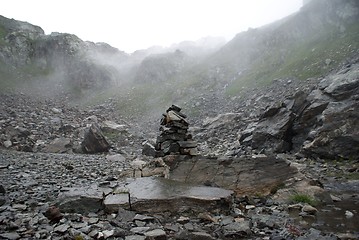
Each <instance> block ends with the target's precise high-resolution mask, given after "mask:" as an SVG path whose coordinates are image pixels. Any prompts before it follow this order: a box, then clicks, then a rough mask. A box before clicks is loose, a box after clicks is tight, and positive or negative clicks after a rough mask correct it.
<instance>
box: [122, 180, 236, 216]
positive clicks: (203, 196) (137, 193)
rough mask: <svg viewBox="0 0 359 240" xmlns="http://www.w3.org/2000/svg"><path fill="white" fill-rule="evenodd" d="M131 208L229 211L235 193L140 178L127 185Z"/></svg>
mask: <svg viewBox="0 0 359 240" xmlns="http://www.w3.org/2000/svg"><path fill="white" fill-rule="evenodd" d="M127 188H128V189H129V192H130V196H131V207H132V209H133V210H136V211H144V212H151V213H156V212H157V213H158V212H163V211H169V212H176V213H178V212H183V211H187V210H189V209H191V210H192V211H199V212H203V211H204V210H206V211H211V209H212V210H214V209H218V208H219V209H222V210H224V211H229V209H230V205H231V202H232V200H233V191H230V190H225V189H222V188H215V187H205V186H193V185H190V184H186V183H181V182H177V181H173V180H169V179H164V178H155V177H146V178H138V179H135V180H134V181H133V182H131V183H130V184H128V185H127Z"/></svg>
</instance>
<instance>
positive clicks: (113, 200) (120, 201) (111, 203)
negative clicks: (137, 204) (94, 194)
mask: <svg viewBox="0 0 359 240" xmlns="http://www.w3.org/2000/svg"><path fill="white" fill-rule="evenodd" d="M129 199H130V196H129V193H118V194H109V195H108V196H106V198H105V200H104V202H103V204H104V205H105V209H106V211H107V212H110V213H116V212H118V210H119V209H120V208H128V207H129Z"/></svg>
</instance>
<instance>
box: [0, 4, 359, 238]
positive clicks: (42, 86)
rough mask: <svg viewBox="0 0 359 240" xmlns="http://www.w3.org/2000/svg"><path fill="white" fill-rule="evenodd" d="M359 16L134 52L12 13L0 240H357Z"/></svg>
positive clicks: (305, 14)
mask: <svg viewBox="0 0 359 240" xmlns="http://www.w3.org/2000/svg"><path fill="white" fill-rule="evenodd" d="M358 19H359V2H357V1H355V0H329V1H325V0H312V1H310V2H309V3H307V4H305V5H304V6H303V7H302V8H301V9H300V11H298V12H296V13H294V14H292V15H290V16H287V17H286V18H284V19H281V20H279V21H276V22H273V23H270V24H268V25H265V26H262V27H260V28H257V29H248V30H247V31H245V32H241V33H238V34H237V35H236V36H235V37H234V38H233V39H232V40H230V41H229V42H225V40H224V39H222V38H211V37H207V38H203V39H201V40H199V41H197V42H191V41H185V42H181V43H177V44H173V45H172V46H171V47H168V48H163V47H152V48H149V49H143V50H138V51H135V52H134V53H132V54H128V53H125V52H123V51H121V50H119V49H117V48H114V47H112V46H110V45H108V44H106V43H93V42H86V41H83V40H81V39H80V38H78V37H77V36H76V35H74V34H71V33H51V34H49V35H46V34H45V33H44V31H43V30H42V29H41V27H39V26H34V25H32V24H31V23H27V22H21V21H17V20H14V19H8V18H5V17H2V16H0V87H1V90H0V99H1V101H0V112H1V117H0V179H1V180H0V229H1V231H0V232H3V233H0V237H1V238H4V239H126V240H129V239H239V238H240V239H357V238H358V237H359V232H358V224H357V223H356V222H355V221H353V219H355V218H356V217H357V215H358V214H359V159H358V156H359V122H358V121H359V120H358V119H359V111H358V107H359V42H358V39H359V23H358ZM166 109H167V111H166Z"/></svg>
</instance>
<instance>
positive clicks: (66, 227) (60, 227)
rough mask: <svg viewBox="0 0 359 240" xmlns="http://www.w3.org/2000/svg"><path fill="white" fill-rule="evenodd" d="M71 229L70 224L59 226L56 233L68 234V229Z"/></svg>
mask: <svg viewBox="0 0 359 240" xmlns="http://www.w3.org/2000/svg"><path fill="white" fill-rule="evenodd" d="M69 228H70V225H68V224H66V223H65V224H61V225H58V226H56V227H55V228H54V231H55V232H59V233H64V232H66V231H67V230H68V229H69Z"/></svg>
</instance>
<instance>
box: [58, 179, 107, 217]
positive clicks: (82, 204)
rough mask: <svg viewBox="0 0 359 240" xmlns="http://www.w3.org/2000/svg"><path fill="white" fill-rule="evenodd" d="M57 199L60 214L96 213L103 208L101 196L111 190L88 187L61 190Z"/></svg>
mask: <svg viewBox="0 0 359 240" xmlns="http://www.w3.org/2000/svg"><path fill="white" fill-rule="evenodd" d="M62 191H64V192H63V193H61V194H60V195H59V197H58V200H57V204H58V205H59V208H60V209H61V211H62V212H76V213H81V214H84V213H89V212H97V211H99V210H101V209H102V208H103V205H102V201H103V196H104V195H107V194H109V193H110V192H111V191H112V189H110V188H98V187H96V186H89V187H83V188H63V189H62Z"/></svg>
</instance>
